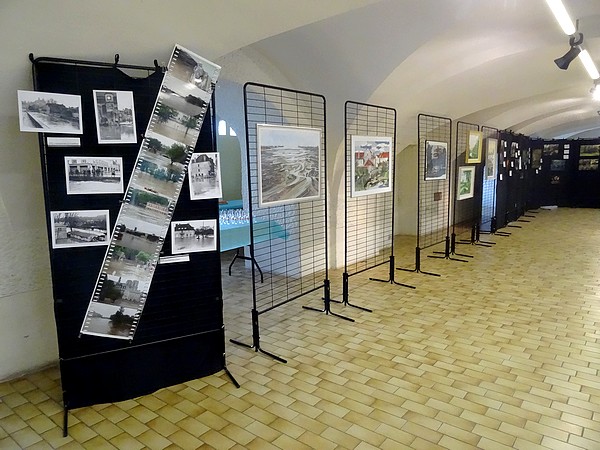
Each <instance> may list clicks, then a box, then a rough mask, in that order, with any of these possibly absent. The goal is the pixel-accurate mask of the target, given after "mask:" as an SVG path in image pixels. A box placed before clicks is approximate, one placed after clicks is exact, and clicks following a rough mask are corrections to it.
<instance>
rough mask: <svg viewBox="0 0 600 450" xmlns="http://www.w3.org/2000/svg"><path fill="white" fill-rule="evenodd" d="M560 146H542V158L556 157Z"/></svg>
mask: <svg viewBox="0 0 600 450" xmlns="http://www.w3.org/2000/svg"><path fill="white" fill-rule="evenodd" d="M559 151H560V144H544V152H543V153H544V156H552V155H558V153H559Z"/></svg>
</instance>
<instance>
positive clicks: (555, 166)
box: [550, 159, 567, 172]
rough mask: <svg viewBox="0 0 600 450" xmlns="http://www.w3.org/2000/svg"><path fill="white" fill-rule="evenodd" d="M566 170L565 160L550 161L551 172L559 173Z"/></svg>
mask: <svg viewBox="0 0 600 450" xmlns="http://www.w3.org/2000/svg"><path fill="white" fill-rule="evenodd" d="M566 168H567V161H566V160H565V159H553V160H552V161H550V171H551V172H561V171H563V170H565V169H566Z"/></svg>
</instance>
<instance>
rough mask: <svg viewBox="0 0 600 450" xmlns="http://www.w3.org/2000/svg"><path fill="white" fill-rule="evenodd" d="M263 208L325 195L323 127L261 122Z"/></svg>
mask: <svg viewBox="0 0 600 450" xmlns="http://www.w3.org/2000/svg"><path fill="white" fill-rule="evenodd" d="M256 131H257V143H256V150H257V155H258V158H257V163H258V204H259V206H260V207H261V208H263V207H270V206H277V205H285V204H290V203H298V202H301V201H310V200H317V199H319V198H321V130H320V129H318V128H303V127H289V126H281V125H266V124H257V125H256Z"/></svg>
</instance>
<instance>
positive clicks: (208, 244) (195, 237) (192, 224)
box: [171, 219, 217, 255]
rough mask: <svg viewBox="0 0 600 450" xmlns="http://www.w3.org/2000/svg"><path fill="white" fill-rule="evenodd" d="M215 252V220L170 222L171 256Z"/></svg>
mask: <svg viewBox="0 0 600 450" xmlns="http://www.w3.org/2000/svg"><path fill="white" fill-rule="evenodd" d="M216 250H217V220H216V219H207V220H182V221H177V222H175V221H174V222H171V253H172V254H173V255H176V254H179V253H194V252H212V251H216Z"/></svg>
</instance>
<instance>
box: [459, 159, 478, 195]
mask: <svg viewBox="0 0 600 450" xmlns="http://www.w3.org/2000/svg"><path fill="white" fill-rule="evenodd" d="M474 191H475V167H474V166H461V167H459V168H458V183H457V192H456V198H457V200H466V199H468V198H472V197H473V195H474Z"/></svg>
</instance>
